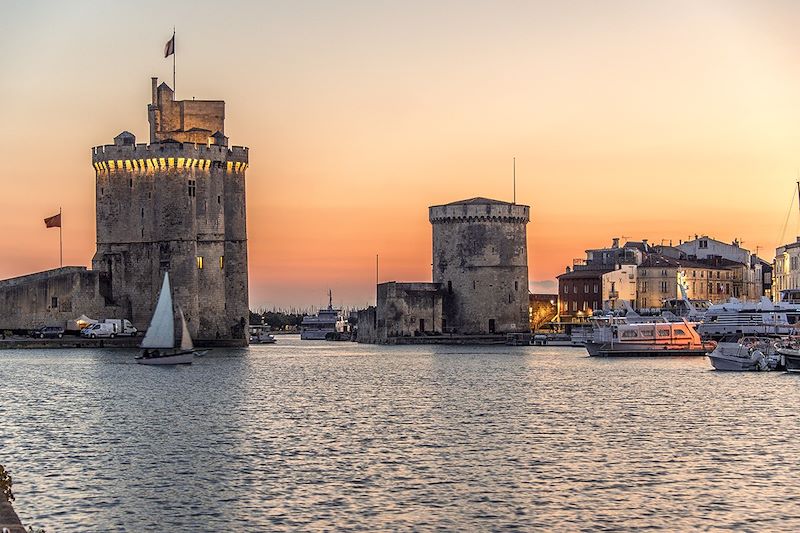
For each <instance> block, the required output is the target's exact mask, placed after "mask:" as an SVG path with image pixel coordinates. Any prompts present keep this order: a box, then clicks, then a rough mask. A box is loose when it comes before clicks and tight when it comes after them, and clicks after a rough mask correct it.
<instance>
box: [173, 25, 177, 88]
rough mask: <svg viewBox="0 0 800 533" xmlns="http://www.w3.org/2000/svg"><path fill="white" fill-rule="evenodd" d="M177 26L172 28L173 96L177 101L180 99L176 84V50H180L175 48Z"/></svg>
mask: <svg viewBox="0 0 800 533" xmlns="http://www.w3.org/2000/svg"><path fill="white" fill-rule="evenodd" d="M176 44H177V43H175V26H173V27H172V94H173V96H174V97H175V100H177V99H178V84H177V83H176V82H175V56H177V55H178V54H177V52H176V50H177V49H178V47H177V46H175V45H176Z"/></svg>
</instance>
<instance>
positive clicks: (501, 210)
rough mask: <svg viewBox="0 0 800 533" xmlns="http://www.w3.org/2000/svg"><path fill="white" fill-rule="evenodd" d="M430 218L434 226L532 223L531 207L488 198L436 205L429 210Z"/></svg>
mask: <svg viewBox="0 0 800 533" xmlns="http://www.w3.org/2000/svg"><path fill="white" fill-rule="evenodd" d="M428 218H429V220H430V222H431V223H432V224H434V223H448V222H485V221H495V222H511V223H527V222H528V221H530V218H531V215H530V207H528V206H527V205H520V204H512V203H509V202H501V201H499V200H489V199H487V198H471V199H469V200H463V201H461V202H453V203H450V204H445V205H434V206H431V207H430V208H429V211H428Z"/></svg>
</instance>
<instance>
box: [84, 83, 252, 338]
mask: <svg viewBox="0 0 800 533" xmlns="http://www.w3.org/2000/svg"><path fill="white" fill-rule="evenodd" d="M152 96H153V101H152V103H151V104H150V105H149V106H148V117H149V121H150V143H149V144H137V143H136V138H135V137H134V135H133V134H131V133H129V132H122V133H121V134H120V135H118V136H117V137H115V138H114V144H113V145H106V146H98V147H96V148H94V149H93V150H92V163H93V166H94V170H95V176H96V195H97V213H96V216H97V252H96V253H95V255H94V258H93V260H92V268H93V270H95V271H97V272H102V273H104V274H105V275H106V276H107V278H108V279H109V284H110V298H111V300H112V301H113V303H114V304H115V305H117V306H119V307H120V308H121V309H123V310H125V315H126V316H127V317H129V318H130V320H131V321H132V322H133V323H134V325H136V326H137V327H138V328H140V329H144V328H146V327H147V325H148V323H149V320H150V317H151V315H152V312H153V309H154V307H155V304H156V301H157V298H158V291H159V289H160V286H161V280H162V278H163V276H164V273H165V272H169V273H170V280H171V282H172V286H173V293H174V300H175V302H176V304H177V305H179V306H180V307H181V309H182V310H183V312H184V314H185V315H186V319H187V324H188V326H189V330H190V333H191V334H192V336H193V337H194V338H195V339H197V340H198V341H199V342H201V343H202V342H203V341H208V342H212V341H214V342H221V343H229V344H246V342H247V336H246V330H247V328H246V325H247V320H248V316H249V307H248V278H247V228H246V211H245V209H246V208H245V171H246V170H247V166H248V157H249V156H248V149H247V148H245V147H241V146H233V147H228V138H227V137H225V134H224V120H225V103H224V102H222V101H201V100H192V101H175V100H174V94H173V91H172V89H171V88H170V87H169V86H167V85H166V84H164V83H162V84H161V85H157V80H156V79H155V78H153V80H152Z"/></svg>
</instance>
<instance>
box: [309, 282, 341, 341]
mask: <svg viewBox="0 0 800 533" xmlns="http://www.w3.org/2000/svg"><path fill="white" fill-rule="evenodd" d="M346 330H347V321H346V320H345V318H344V316H343V315H342V312H341V310H339V309H334V308H333V293H332V292H331V291H328V308H327V309H320V310H319V312H318V313H317V314H316V315H306V316H304V317H303V321H302V322H301V323H300V338H301V339H303V340H312V341H324V340H340V339H341V338H342V337H343V336H344V335H345V334H346Z"/></svg>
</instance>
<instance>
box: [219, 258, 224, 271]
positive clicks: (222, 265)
mask: <svg viewBox="0 0 800 533" xmlns="http://www.w3.org/2000/svg"><path fill="white" fill-rule="evenodd" d="M219 268H220V269H223V268H225V256H224V255H221V256H219Z"/></svg>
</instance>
